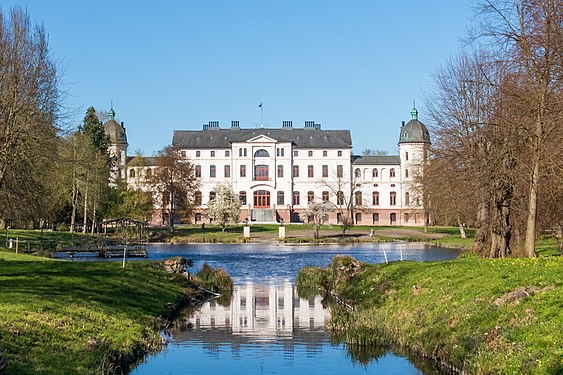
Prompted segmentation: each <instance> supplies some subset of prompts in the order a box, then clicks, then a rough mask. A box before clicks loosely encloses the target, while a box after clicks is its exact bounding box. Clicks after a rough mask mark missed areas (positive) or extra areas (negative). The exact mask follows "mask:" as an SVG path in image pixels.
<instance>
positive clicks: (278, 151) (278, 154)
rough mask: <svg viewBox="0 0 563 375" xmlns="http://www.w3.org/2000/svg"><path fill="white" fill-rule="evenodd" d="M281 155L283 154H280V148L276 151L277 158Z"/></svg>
mask: <svg viewBox="0 0 563 375" xmlns="http://www.w3.org/2000/svg"><path fill="white" fill-rule="evenodd" d="M280 153H281V152H280V149H279V148H278V149H276V156H280Z"/></svg>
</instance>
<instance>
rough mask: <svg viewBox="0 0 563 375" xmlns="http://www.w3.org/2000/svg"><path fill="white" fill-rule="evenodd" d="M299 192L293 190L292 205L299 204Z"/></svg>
mask: <svg viewBox="0 0 563 375" xmlns="http://www.w3.org/2000/svg"><path fill="white" fill-rule="evenodd" d="M299 204H300V203H299V192H298V191H294V192H293V205H294V206H299Z"/></svg>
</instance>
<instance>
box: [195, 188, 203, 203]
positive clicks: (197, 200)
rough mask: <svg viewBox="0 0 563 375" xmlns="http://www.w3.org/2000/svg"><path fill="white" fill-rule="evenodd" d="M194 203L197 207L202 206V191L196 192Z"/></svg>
mask: <svg viewBox="0 0 563 375" xmlns="http://www.w3.org/2000/svg"><path fill="white" fill-rule="evenodd" d="M194 203H195V205H196V206H201V191H199V190H198V191H196V192H195V195H194Z"/></svg>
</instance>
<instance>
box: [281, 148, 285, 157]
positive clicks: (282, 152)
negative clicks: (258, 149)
mask: <svg viewBox="0 0 563 375" xmlns="http://www.w3.org/2000/svg"><path fill="white" fill-rule="evenodd" d="M283 150H284V149H283V148H282V149H281V156H282V157H283V156H284V155H283V154H284V151H283Z"/></svg>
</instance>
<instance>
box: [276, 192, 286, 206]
mask: <svg viewBox="0 0 563 375" xmlns="http://www.w3.org/2000/svg"><path fill="white" fill-rule="evenodd" d="M277 204H278V205H284V204H285V196H284V193H283V191H278V200H277Z"/></svg>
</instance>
